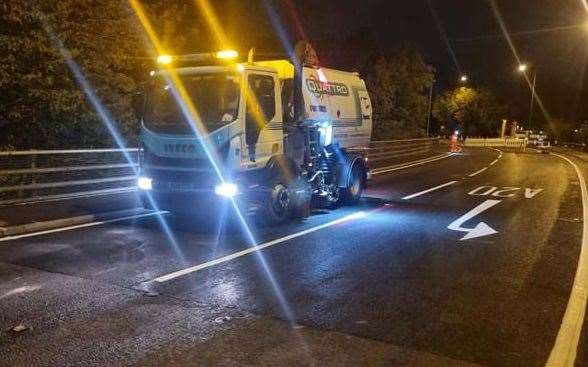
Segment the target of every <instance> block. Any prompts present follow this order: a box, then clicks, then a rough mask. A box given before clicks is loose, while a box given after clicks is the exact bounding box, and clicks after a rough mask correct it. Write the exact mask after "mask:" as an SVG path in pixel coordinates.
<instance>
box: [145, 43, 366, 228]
mask: <svg viewBox="0 0 588 367" xmlns="http://www.w3.org/2000/svg"><path fill="white" fill-rule="evenodd" d="M224 52H226V51H224ZM218 54H219V53H217V55H218ZM190 56H191V57H192V58H196V57H195V56H194V55H190ZM200 59H202V60H207V59H206V58H204V57H200V58H199V60H200ZM166 60H169V63H167V65H165V67H163V68H162V69H161V70H159V71H156V72H152V73H151V75H152V79H153V81H152V86H151V91H150V93H149V95H148V97H147V100H146V103H145V110H144V114H143V119H142V124H143V128H142V144H143V154H142V159H141V172H142V173H141V178H140V183H143V186H144V187H143V188H144V190H143V191H144V194H145V195H151V196H153V197H154V198H155V200H154V201H155V202H157V203H158V204H160V205H159V207H160V208H163V209H168V210H172V211H174V210H173V208H174V207H175V206H176V205H177V204H180V205H179V206H182V205H184V204H186V202H189V203H190V204H188V206H189V207H194V208H196V207H198V205H197V203H198V202H202V203H204V202H206V203H207V204H206V205H207V206H210V205H214V204H209V200H208V199H210V196H207V195H206V194H205V193H206V192H210V193H216V194H218V195H220V196H231V199H235V197H239V198H241V200H242V201H243V202H247V203H249V204H252V206H253V207H258V208H262V209H265V210H264V211H265V212H266V215H269V217H271V218H269V219H270V220H272V221H274V222H276V221H283V220H285V219H287V218H288V217H292V216H293V215H294V213H295V212H300V211H301V210H297V209H300V208H297V206H302V207H309V206H310V205H311V203H315V205H324V203H326V204H327V205H329V206H333V205H335V204H337V203H341V202H343V201H345V200H347V201H350V202H355V201H357V200H358V199H359V196H360V195H361V190H362V189H363V188H364V187H365V185H366V177H367V164H366V162H365V160H364V159H363V157H361V155H359V154H358V153H352V152H351V151H352V150H355V149H356V148H363V147H366V146H367V145H368V143H369V140H370V135H371V129H372V111H371V103H370V99H369V95H368V92H367V90H366V88H365V83H364V82H363V80H362V79H361V78H360V77H359V75H358V74H357V73H349V72H343V71H338V70H333V69H327V68H320V67H318V66H316V65H308V64H306V63H304V61H303V58H301V59H300V60H302V63H301V64H299V65H300V66H299V67H298V70H296V68H295V67H294V64H293V63H292V62H290V61H289V60H285V59H282V60H263V61H254V60H253V56H252V54H251V53H250V55H249V60H248V61H247V62H222V63H213V64H212V65H198V66H183V65H181V64H180V65H174V64H173V60H174V59H173V58H172V57H169V58H166ZM178 60H182V59H181V58H178ZM200 63H202V61H201V62H200ZM286 172H287V173H286ZM146 182H149V185H146V184H145V183H146ZM293 187H296V190H295V191H296V193H298V194H295V193H294V190H293V189H292V188H293ZM223 188H224V189H223ZM350 190H353V192H352V193H351V194H350V192H351V191H350ZM300 193H304V194H300ZM202 194H204V196H205V199H207V200H200V199H194V198H196V197H198V196H202ZM213 196H214V195H213ZM297 196H300V197H297ZM182 198H189V199H188V200H182ZM313 198H314V200H313ZM286 199H287V200H286ZM316 203H323V204H316ZM249 206H251V205H249ZM268 211H269V214H267V212H268ZM302 212H306V213H307V212H308V210H307V209H305V210H302Z"/></svg>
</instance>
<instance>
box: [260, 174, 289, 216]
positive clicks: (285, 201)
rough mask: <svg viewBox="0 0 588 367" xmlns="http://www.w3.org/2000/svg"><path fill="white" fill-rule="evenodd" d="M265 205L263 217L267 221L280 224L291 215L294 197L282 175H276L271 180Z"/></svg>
mask: <svg viewBox="0 0 588 367" xmlns="http://www.w3.org/2000/svg"><path fill="white" fill-rule="evenodd" d="M265 206H266V210H265V211H266V213H265V215H266V218H264V219H265V221H266V222H268V223H271V224H280V223H283V222H285V221H286V220H288V219H290V217H291V216H292V211H293V207H294V198H293V196H292V192H291V191H290V188H289V187H288V185H287V183H286V180H285V179H284V178H283V177H277V178H276V179H274V180H273V181H272V184H271V186H270V190H269V195H268V197H267V200H266V205H265Z"/></svg>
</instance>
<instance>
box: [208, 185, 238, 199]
mask: <svg viewBox="0 0 588 367" xmlns="http://www.w3.org/2000/svg"><path fill="white" fill-rule="evenodd" d="M238 191H239V188H238V187H237V185H235V184H234V183H230V182H223V183H221V184H218V185H216V186H215V188H214V193H215V194H217V195H219V196H224V197H226V198H232V197H233V196H235V195H237V192H238Z"/></svg>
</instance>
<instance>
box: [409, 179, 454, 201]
mask: <svg viewBox="0 0 588 367" xmlns="http://www.w3.org/2000/svg"><path fill="white" fill-rule="evenodd" d="M455 183H457V181H449V182H446V183H444V184H442V185H439V186H435V187H431V188H430V189H427V190H424V191H420V192H417V193H414V194H411V195H408V196H405V197H403V198H402V200H409V199H412V198H416V197H417V196H421V195H424V194H428V193H430V192H431V191H435V190H439V189H442V188H444V187H447V186H451V185H453V184H455Z"/></svg>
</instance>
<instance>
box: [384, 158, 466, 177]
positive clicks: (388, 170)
mask: <svg viewBox="0 0 588 367" xmlns="http://www.w3.org/2000/svg"><path fill="white" fill-rule="evenodd" d="M454 154H455V153H443V154H440V155H438V156H435V157H433V158H431V159H429V158H427V159H426V160H421V161H416V162H415V163H411V164H404V165H401V166H395V167H390V168H388V167H382V168H374V169H373V170H372V175H374V176H375V175H379V174H382V173H388V172H392V171H398V170H401V169H405V168H410V167H414V166H420V165H422V164H426V163H430V162H434V161H438V160H440V159H445V158H448V157H451V156H453V155H454Z"/></svg>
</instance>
